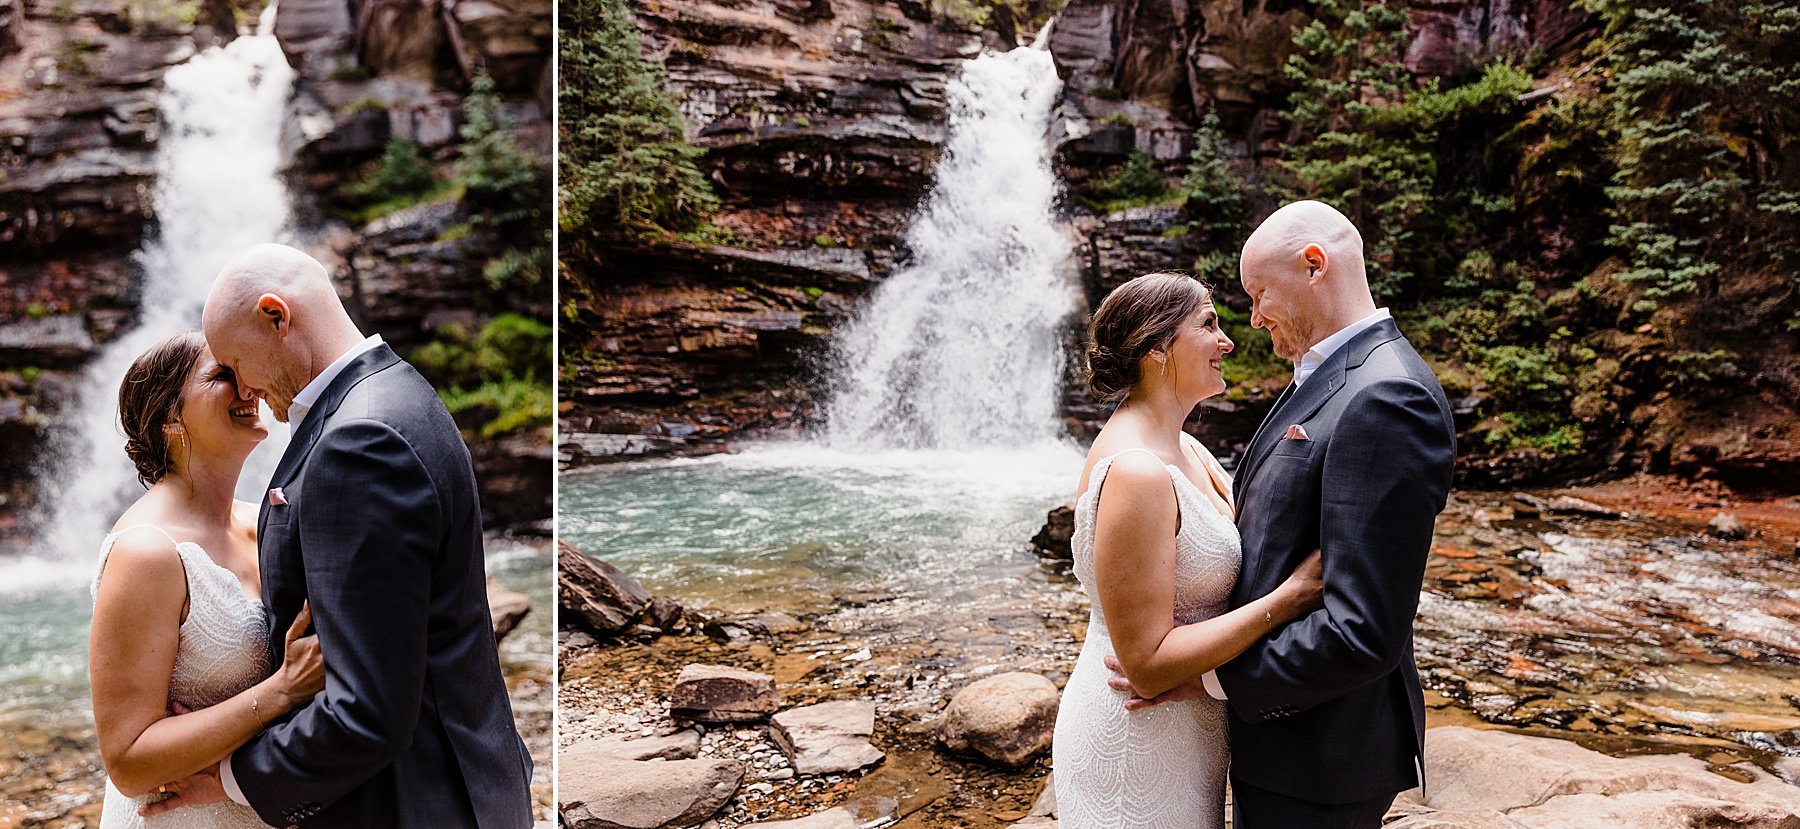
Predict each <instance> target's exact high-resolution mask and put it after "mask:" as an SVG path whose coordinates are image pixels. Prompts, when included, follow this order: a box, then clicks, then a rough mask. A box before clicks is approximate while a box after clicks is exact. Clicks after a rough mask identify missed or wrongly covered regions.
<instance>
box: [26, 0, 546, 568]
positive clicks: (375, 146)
mask: <svg viewBox="0 0 1800 829" xmlns="http://www.w3.org/2000/svg"><path fill="white" fill-rule="evenodd" d="M146 8H150V7H149V6H141V5H139V4H130V5H127V4H124V3H122V2H105V0H91V1H90V0H38V1H37V2H29V3H27V2H0V442H4V443H5V445H7V446H8V447H26V448H27V451H11V452H6V453H3V454H0V480H4V481H6V485H5V486H4V487H0V536H4V535H6V534H10V533H14V532H18V531H20V530H21V529H28V528H27V527H24V526H23V525H24V524H28V523H29V522H28V521H26V520H24V517H25V516H26V515H30V514H32V500H33V494H32V493H33V487H32V485H31V481H32V478H33V476H34V475H36V474H41V473H42V472H43V470H39V469H37V468H36V467H37V466H38V465H39V464H40V463H41V462H42V461H43V460H44V457H45V456H44V454H43V452H42V451H41V450H42V449H43V447H45V446H46V445H47V444H48V443H49V441H50V440H51V438H52V435H53V434H54V423H55V422H56V415H57V413H58V411H59V410H60V409H61V408H62V407H63V406H64V405H66V404H67V403H68V402H69V401H70V400H71V398H72V395H73V393H74V388H75V385H76V381H77V379H78V377H79V375H80V372H81V371H82V370H83V369H84V367H85V366H86V364H87V363H88V361H89V360H91V359H92V358H93V357H94V356H95V354H96V353H97V350H98V348H99V347H100V346H101V345H103V344H104V343H105V342H107V341H108V340H110V339H112V338H113V337H114V336H115V335H117V334H118V333H119V332H120V331H122V330H124V329H126V328H127V327H129V326H130V325H132V324H134V322H135V313H136V310H137V306H138V302H139V296H138V294H139V292H140V290H141V282H142V278H143V274H142V272H141V270H140V266H139V264H138V262H137V261H136V260H135V259H134V253H135V251H136V250H138V248H139V247H140V245H141V244H142V243H143V241H144V238H145V237H146V236H147V235H148V234H150V233H152V232H154V230H155V219H156V216H155V211H156V205H155V204H154V199H153V191H154V178H155V175H156V170H155V168H154V158H155V151H156V145H157V142H158V141H159V139H160V137H161V130H162V124H161V123H160V121H159V116H158V112H157V98H158V94H159V92H160V88H161V78H162V75H163V73H164V72H165V71H166V70H167V69H168V68H169V67H171V66H173V65H175V64H177V63H180V62H182V61H184V60H186V59H187V58H189V57H191V56H192V55H194V54H195V53H196V52H197V51H198V50H201V49H204V48H207V47H210V46H213V45H216V44H219V43H222V42H224V41H225V40H227V39H229V38H230V37H234V36H236V34H237V32H236V28H234V27H245V26H249V25H251V24H252V23H254V19H255V16H256V12H257V9H254V8H243V9H236V10H235V11H234V10H233V9H231V7H230V6H229V5H228V4H220V3H210V4H206V5H204V6H203V7H202V9H201V12H200V13H199V14H198V15H197V16H198V17H199V18H200V19H201V20H202V21H203V22H201V23H198V24H196V23H193V22H188V21H184V20H183V19H181V16H180V15H176V14H175V13H174V11H170V12H168V15H169V17H168V18H167V19H163V18H158V17H155V16H153V15H150V14H149V13H148V12H145V11H144V9H146ZM156 8H161V7H156ZM359 8H360V10H359ZM551 8H552V6H551V3H550V0H491V1H490V0H461V1H460V2H459V0H430V1H429V2H407V3H386V4H383V3H362V4H357V3H352V2H350V0H287V1H286V2H283V3H282V5H281V8H280V12H279V14H278V16H277V18H276V21H275V33H276V36H277V39H278V40H279V41H280V42H281V44H282V47H283V50H284V52H286V54H287V56H288V59H289V62H290V63H291V64H292V65H294V66H296V67H297V68H298V69H299V74H300V79H299V81H298V83H297V84H296V88H295V92H294V96H293V98H292V100H291V101H290V116H289V119H288V127H287V131H288V134H287V136H286V138H285V139H284V147H283V150H284V157H285V158H287V159H288V161H287V166H286V174H287V176H288V178H289V183H290V193H291V197H292V198H293V200H294V209H295V214H296V220H297V222H298V227H297V228H296V230H297V232H298V235H299V237H300V239H299V240H298V244H300V245H301V246H302V247H305V248H307V249H308V250H309V251H311V252H313V253H314V254H315V255H317V256H319V257H320V258H321V259H323V260H325V261H326V262H327V264H328V265H331V266H332V267H333V270H334V272H336V273H337V274H339V275H340V277H341V278H342V282H341V283H340V291H341V293H342V294H343V295H344V296H345V298H346V301H347V304H349V305H350V307H351V309H352V313H353V315H354V316H356V317H358V320H359V322H361V323H363V324H364V325H365V326H367V327H369V328H370V329H371V330H375V331H379V332H381V333H382V334H383V335H384V337H386V338H387V339H388V340H389V341H391V342H394V343H395V344H396V345H398V346H400V347H401V348H402V351H403V353H404V352H405V350H406V348H407V347H409V346H412V345H416V344H418V343H421V342H424V341H425V340H427V339H428V338H429V337H430V336H431V334H432V332H434V331H435V330H437V329H438V328H439V326H441V325H442V324H444V323H446V322H470V323H474V322H479V321H480V320H481V319H485V318H488V317H491V316H493V315H495V314H498V313H502V312H507V311H511V312H516V313H521V314H525V315H528V316H532V317H534V318H537V319H544V320H548V318H549V314H550V286H549V285H547V284H543V283H541V282H540V283H537V284H516V285H510V286H506V287H505V288H503V289H501V290H496V289H495V287H494V286H493V285H491V284H490V283H489V282H488V280H486V279H485V278H484V276H483V266H484V264H485V263H486V262H487V261H488V260H489V259H491V258H492V257H494V256H496V255H498V254H499V252H500V251H499V250H498V249H497V248H496V247H495V245H496V244H497V243H496V241H495V240H494V239H492V238H489V237H484V236H482V235H481V234H479V233H476V234H471V233H469V232H468V231H469V228H468V227H467V224H468V221H469V218H470V217H469V216H468V215H467V211H466V210H465V209H464V208H463V207H462V206H461V205H460V204H459V203H458V202H457V201H456V199H455V198H454V196H452V197H450V198H448V199H447V200H440V201H438V202H435V203H428V204H426V205H422V206H421V207H419V208H415V209H412V210H410V211H402V212H400V213H397V214H394V215H390V216H387V217H384V218H383V219H382V220H379V221H376V222H374V223H373V224H370V225H367V226H348V225H346V224H345V223H344V222H342V221H340V220H338V219H336V218H334V217H332V216H331V215H330V214H329V213H328V212H327V211H326V210H325V209H324V199H325V198H326V197H327V196H328V195H329V194H330V193H331V192H332V191H333V190H334V189H335V188H337V187H338V186H340V185H342V184H343V183H345V182H346V181H349V180H352V179H354V178H357V177H359V176H361V175H364V174H365V173H366V170H367V166H368V165H369V164H370V163H371V160H372V159H374V158H376V157H378V156H379V155H380V153H381V151H382V148H383V147H384V145H385V144H386V142H387V140H388V138H389V137H390V136H395V137H401V138H406V139H408V140H412V141H414V142H416V143H418V144H419V145H421V147H422V148H424V150H425V152H426V153H427V154H428V156H430V157H433V158H434V159H435V160H436V163H437V165H438V166H439V167H440V168H444V169H447V168H448V166H449V163H450V159H453V158H454V154H455V145H456V143H457V142H458V140H459V136H458V133H457V130H458V128H459V127H460V126H461V125H462V113H461V105H462V99H463V95H464V93H465V91H466V90H467V88H468V80H469V78H470V77H472V74H473V73H474V71H475V70H476V68H477V67H480V68H483V69H485V71H487V72H488V73H489V74H490V75H492V76H493V77H494V79H495V81H496V86H497V87H498V91H499V92H500V93H501V94H502V95H504V96H505V98H506V110H507V113H508V115H510V116H511V118H512V120H513V122H514V124H515V127H514V128H513V130H512V132H513V135H514V138H515V139H516V141H517V142H518V143H519V144H520V145H521V146H522V147H523V148H525V149H526V150H527V151H528V152H531V153H533V154H534V155H536V156H537V157H539V158H542V159H546V163H547V159H548V157H549V153H550V145H551V139H550V124H549V113H550V102H551V97H550V89H551V85H550V77H551V68H550V67H551V62H550V49H551V43H550V32H551V25H552V23H551ZM234 14H235V17H236V21H235V23H234V24H230V25H227V24H225V23H223V22H222V21H226V20H230V19H231V18H232V17H233V15H234ZM206 21H212V22H211V23H209V22H206ZM402 23H404V24H405V25H398V24H402ZM543 221H544V223H545V225H546V227H547V226H548V224H549V222H550V210H549V205H547V204H546V205H545V210H544V213H543ZM459 224H460V225H462V227H460V228H458V225H459ZM549 359H550V357H549V355H548V354H546V355H545V360H546V361H548V360H549ZM548 431H549V430H548V429H543V430H539V431H538V433H537V439H536V440H535V441H530V442H528V443H529V444H530V445H521V444H520V443H519V441H518V439H517V436H512V437H509V438H506V439H502V440H496V441H490V442H489V443H492V444H493V445H491V446H488V445H480V444H481V442H480V441H479V440H477V441H476V443H477V445H475V446H472V451H473V453H474V455H475V456H476V458H477V459H478V460H477V462H478V466H483V467H487V468H486V469H478V473H480V474H481V477H482V478H483V481H484V485H486V483H487V481H489V480H493V481H495V482H496V483H495V485H494V486H493V487H492V488H490V489H488V490H485V491H484V502H485V503H484V505H485V506H488V507H490V510H489V512H490V516H489V517H490V519H491V520H493V521H495V522H497V523H515V522H519V521H533V520H541V519H546V518H547V517H548V514H549V491H550V486H549V468H548V455H549V436H548ZM540 444H541V445H540ZM506 447H511V448H510V449H508V448H506ZM532 464H535V465H536V471H533V470H532V469H531V466H532ZM490 470H491V474H490Z"/></svg>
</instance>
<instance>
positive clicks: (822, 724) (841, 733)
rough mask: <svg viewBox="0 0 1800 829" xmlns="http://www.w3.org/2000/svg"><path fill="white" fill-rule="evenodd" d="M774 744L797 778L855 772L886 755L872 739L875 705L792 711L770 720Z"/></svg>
mask: <svg viewBox="0 0 1800 829" xmlns="http://www.w3.org/2000/svg"><path fill="white" fill-rule="evenodd" d="M770 723H771V724H772V725H773V726H774V728H773V729H771V733H772V734H773V736H774V737H775V744H776V745H778V746H781V750H782V752H784V753H785V754H787V757H788V760H789V761H790V762H792V763H793V764H794V772H795V773H796V774H831V773H835V772H845V771H855V770H857V769H860V768H862V767H864V766H871V765H874V764H876V763H879V762H881V760H882V758H883V757H885V756H886V755H885V754H883V753H882V751H881V749H878V748H876V747H875V746H874V744H872V743H870V742H869V737H870V736H871V735H873V734H874V733H875V703H872V702H861V701H858V700H839V701H836V702H822V703H819V704H818V705H808V706H805V707H803V708H792V709H789V710H786V711H783V712H781V713H779V714H776V715H775V716H774V717H773V718H771V719H770Z"/></svg>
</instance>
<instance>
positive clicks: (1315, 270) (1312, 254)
mask: <svg viewBox="0 0 1800 829" xmlns="http://www.w3.org/2000/svg"><path fill="white" fill-rule="evenodd" d="M1300 258H1301V259H1304V260H1306V279H1307V281H1308V282H1309V283H1311V284H1312V285H1315V286H1316V285H1318V284H1319V280H1321V279H1324V278H1325V270H1326V269H1327V268H1329V267H1331V256H1330V255H1328V254H1327V253H1325V248H1323V247H1321V246H1320V245H1319V243H1317V242H1313V243H1311V244H1308V245H1307V246H1306V247H1303V248H1301V249H1300Z"/></svg>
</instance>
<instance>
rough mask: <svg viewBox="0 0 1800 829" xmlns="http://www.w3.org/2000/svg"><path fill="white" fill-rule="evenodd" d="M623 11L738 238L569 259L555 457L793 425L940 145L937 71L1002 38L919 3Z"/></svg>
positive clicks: (582, 457) (677, 444)
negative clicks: (665, 78)
mask: <svg viewBox="0 0 1800 829" xmlns="http://www.w3.org/2000/svg"><path fill="white" fill-rule="evenodd" d="M764 5H766V6H767V7H766V8H764ZM634 9H635V11H636V12H637V15H638V21H639V24H640V26H642V28H643V29H644V30H645V38H644V40H645V47H646V50H647V51H648V53H650V54H652V55H654V56H655V57H656V58H657V59H659V60H662V61H663V62H664V63H665V65H667V67H668V70H669V76H670V80H671V82H672V83H673V85H674V86H675V87H676V88H677V89H678V90H679V93H680V97H681V100H682V111H683V114H684V115H685V116H686V118H687V121H688V125H689V130H690V134H691V135H692V137H693V140H694V142H695V143H696V144H698V145H700V146H703V147H705V148H706V149H707V150H708V153H707V158H706V164H707V167H708V171H709V173H710V175H711V177H712V179H713V181H714V183H715V188H716V189H717V190H718V191H719V192H720V194H721V195H722V196H723V197H724V199H725V207H724V209H723V210H722V211H721V213H720V215H719V216H717V217H716V219H715V221H716V222H717V223H718V224H719V225H721V226H723V227H724V228H725V229H726V230H727V231H728V232H729V235H730V239H729V242H728V243H727V244H717V245H689V246H683V247H680V248H678V249H673V250H671V249H645V248H638V247H632V246H615V247H612V248H608V249H606V250H603V251H600V252H599V253H598V255H597V256H596V257H595V258H594V259H593V260H591V261H574V260H565V266H566V267H567V268H568V271H569V274H570V276H571V278H572V279H571V281H570V282H568V283H565V290H564V298H565V300H569V299H574V300H575V301H576V302H577V306H578V308H579V317H578V318H577V320H576V321H575V322H570V323H565V324H564V326H563V339H562V348H563V353H564V355H565V359H564V382H563V385H562V396H563V398H564V401H565V402H564V419H563V422H564V424H565V427H566V428H565V433H566V434H568V435H569V436H570V437H569V439H568V440H567V441H566V442H565V444H564V446H563V447H562V453H563V458H564V460H565V462H572V463H584V462H592V461H604V460H607V459H611V458H616V457H633V456H638V455H642V454H646V453H651V454H656V453H666V452H687V451H703V450H704V449H705V448H706V447H708V446H712V445H716V444H717V443H718V442H719V441H721V440H724V439H726V438H729V437H731V436H733V435H737V434H740V433H746V432H750V433H766V432H768V431H771V430H774V431H791V430H794V429H798V428H800V427H801V426H802V424H803V423H804V422H805V420H806V418H807V416H808V415H809V414H810V413H811V411H812V406H813V403H812V400H813V397H814V394H813V392H814V390H815V389H816V387H817V383H816V381H817V378H818V372H817V371H816V368H817V366H816V365H815V363H817V362H818V361H820V360H821V359H823V358H824V356H825V352H826V348H825V346H826V344H827V342H828V338H829V334H830V332H831V330H832V328H833V326H834V325H836V324H837V323H838V322H840V321H842V320H843V319H844V317H845V315H846V314H847V313H848V312H849V310H850V308H851V307H853V306H854V304H855V302H856V301H857V298H858V297H860V296H861V295H862V294H863V293H864V292H866V291H867V290H868V288H869V286H870V285H872V284H873V283H874V282H875V281H878V280H880V279H881V278H883V277H885V276H886V275H887V273H888V272H889V271H890V270H891V268H892V265H893V262H894V261H895V259H896V257H898V256H899V255H901V251H900V249H899V239H900V235H901V234H902V233H903V232H904V230H905V223H906V219H907V216H908V214H909V212H910V211H911V209H912V207H913V206H914V205H915V204H916V203H917V202H918V200H919V199H920V197H921V196H923V194H924V193H925V190H926V188H927V187H928V186H929V185H930V183H931V172H932V169H933V168H934V166H935V163H936V160H937V156H938V153H939V150H940V147H941V145H942V143H943V141H944V137H945V135H944V126H945V120H946V118H947V117H948V108H947V104H946V102H945V98H944V82H945V80H946V79H947V78H948V77H950V76H951V74H952V73H954V72H955V71H956V68H957V66H958V65H959V64H960V62H961V61H962V60H963V59H965V58H968V57H972V56H974V55H976V54H979V53H980V51H981V49H982V48H983V47H984V46H996V45H999V42H1000V41H999V39H1000V36H999V35H998V34H996V33H994V32H991V31H983V30H981V29H978V28H976V27H973V26H970V25H966V24H963V23H959V22H957V21H955V20H952V19H946V18H944V17H942V16H939V15H933V14H932V13H931V11H930V10H929V9H928V8H927V7H926V6H925V5H923V4H915V3H898V4H891V3H870V2H860V1H859V0H829V1H827V0H817V2H792V3H775V4H739V3H716V2H704V0H678V1H677V2H658V3H646V4H634ZM759 12H768V13H766V14H764V13H759ZM1010 45H1011V44H1007V46H1010Z"/></svg>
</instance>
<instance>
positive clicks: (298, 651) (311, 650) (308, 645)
mask: <svg viewBox="0 0 1800 829" xmlns="http://www.w3.org/2000/svg"><path fill="white" fill-rule="evenodd" d="M311 624H312V603H311V602H307V603H305V604H302V605H301V606H300V615H298V616H295V617H294V623H293V624H291V625H288V630H287V639H286V656H285V657H283V658H282V661H281V670H280V671H278V672H277V673H276V675H275V676H276V679H277V681H278V682H279V687H280V690H281V693H282V696H283V697H284V698H285V704H284V705H283V707H282V710H283V711H284V712H285V711H292V710H294V709H296V708H299V707H300V706H302V705H305V704H306V703H307V701H308V700H311V699H312V698H313V695H314V694H317V693H319V692H320V691H323V690H325V654H324V652H323V651H321V650H320V649H319V637H318V636H317V635H316V634H315V635H310V636H309V635H306V628H307V627H308V626H309V625H311Z"/></svg>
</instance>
